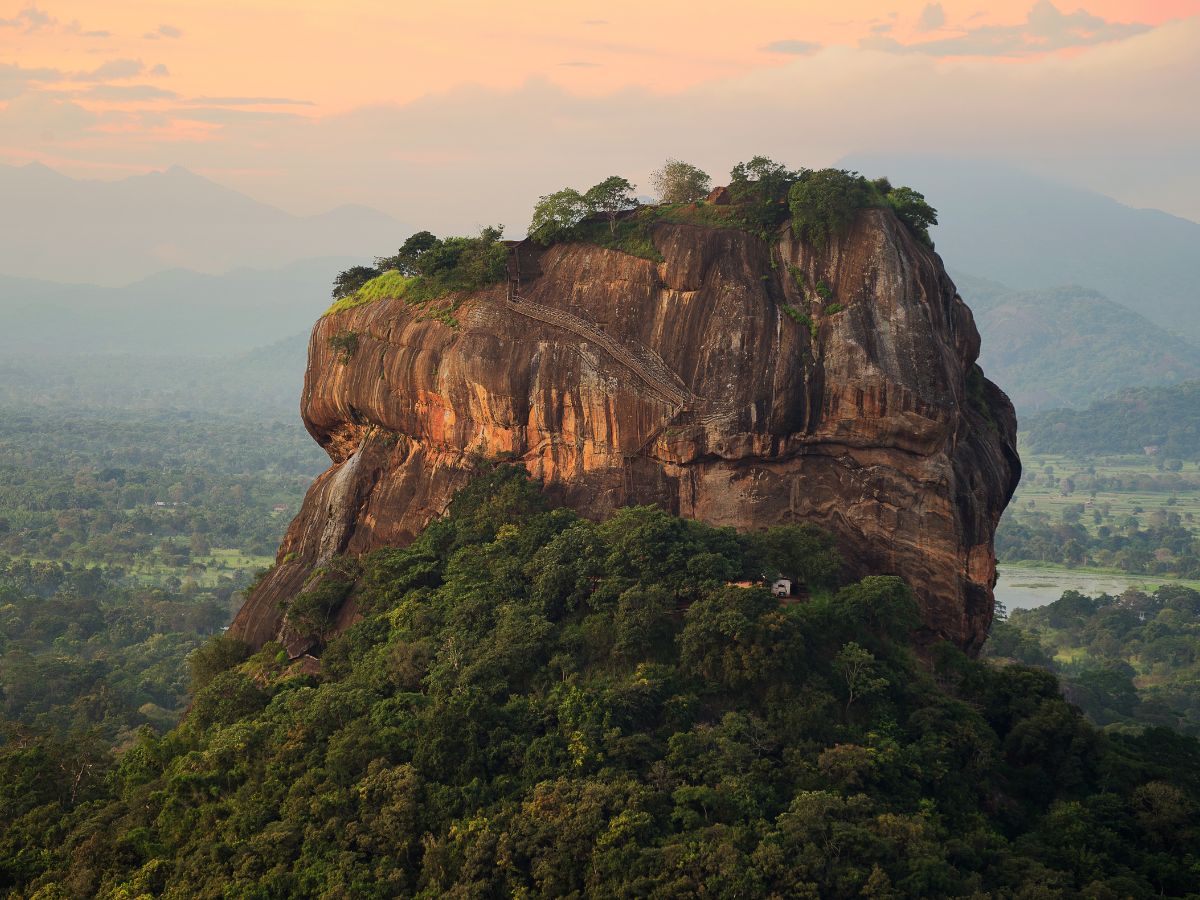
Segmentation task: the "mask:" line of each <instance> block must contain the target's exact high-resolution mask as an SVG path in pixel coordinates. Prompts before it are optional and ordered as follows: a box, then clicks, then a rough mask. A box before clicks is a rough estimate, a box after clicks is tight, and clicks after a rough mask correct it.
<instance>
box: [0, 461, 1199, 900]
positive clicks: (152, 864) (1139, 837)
mask: <svg viewBox="0 0 1200 900" xmlns="http://www.w3.org/2000/svg"><path fill="white" fill-rule="evenodd" d="M542 497H543V495H542V494H541V492H540V491H538V490H536V489H535V488H534V487H533V486H532V485H531V484H530V483H529V482H528V481H526V480H525V478H524V477H523V474H521V473H519V472H518V471H516V470H514V469H509V468H501V469H497V470H495V471H493V472H492V473H491V474H490V475H488V476H486V477H484V478H483V479H481V480H479V481H476V482H474V483H473V484H472V485H471V486H470V487H469V488H468V489H466V491H465V492H464V493H460V494H459V495H458V496H457V497H456V498H455V500H454V501H453V504H452V507H451V510H450V514H449V515H448V517H446V518H444V519H441V520H438V521H437V522H435V523H433V524H432V525H430V526H429V527H428V528H427V529H426V531H425V532H424V533H423V534H422V535H421V536H420V537H419V538H418V539H417V540H416V541H415V542H414V543H412V544H411V545H410V546H408V547H406V548H403V549H381V550H378V551H376V552H374V553H372V554H369V555H367V556H366V557H363V558H362V559H360V560H358V561H350V560H342V561H339V562H336V563H335V564H334V565H333V567H332V568H333V570H334V571H332V572H330V573H328V577H327V578H326V579H324V581H323V582H322V587H321V588H320V589H319V590H318V591H315V592H312V593H309V594H302V595H300V597H298V598H297V599H296V600H294V601H293V604H292V608H291V610H290V613H291V614H292V615H293V616H296V617H299V618H303V619H305V620H306V621H308V622H310V623H311V624H312V625H313V626H314V627H315V628H316V629H317V630H322V629H327V628H328V624H329V622H330V621H331V619H332V618H333V617H334V616H335V615H336V614H337V612H338V610H339V608H340V606H341V604H343V603H345V602H348V600H350V599H353V602H354V603H355V604H356V606H357V608H358V609H359V610H360V611H361V612H362V613H363V614H364V618H363V619H362V621H361V622H359V623H358V624H356V625H354V626H353V627H351V628H350V629H348V630H346V631H344V632H342V633H341V634H339V635H337V636H336V637H333V638H331V639H330V640H329V643H328V646H327V647H325V648H324V653H323V659H322V661H323V666H324V668H323V671H322V672H320V673H318V674H313V673H312V670H313V668H314V667H313V666H312V665H311V664H310V665H308V666H305V665H303V663H300V662H297V663H289V662H288V660H287V655H286V654H285V653H282V652H281V648H280V647H279V645H277V644H268V645H266V646H265V647H263V648H262V650H260V651H259V652H258V653H256V654H255V655H254V656H252V657H250V658H248V659H247V658H245V657H244V649H243V648H239V647H238V646H237V645H236V644H234V643H232V642H231V639H229V638H227V637H225V638H218V639H216V640H215V641H214V642H213V643H212V644H210V645H208V646H207V647H206V648H205V649H204V650H203V651H201V652H200V653H198V654H197V655H196V656H195V657H194V658H193V659H194V663H193V669H194V677H195V679H196V680H195V687H196V688H197V690H196V694H195V700H194V703H193V706H192V708H191V712H190V714H189V716H188V717H187V719H186V720H185V722H184V723H183V724H182V725H181V726H180V727H178V728H177V729H175V730H174V731H172V732H170V733H168V734H167V735H165V736H164V737H161V738H156V737H153V736H151V735H149V734H146V735H144V736H143V738H142V739H141V741H140V743H138V744H137V745H136V746H135V747H134V748H133V749H131V750H130V751H129V752H127V753H126V754H125V755H124V756H123V757H122V758H121V759H120V760H119V761H118V762H115V763H114V761H113V760H112V759H110V758H108V757H107V756H105V755H104V754H102V753H99V752H98V751H96V750H94V749H92V748H90V747H88V746H86V745H80V744H72V743H69V742H38V741H35V740H31V739H23V740H21V741H13V742H10V743H9V744H7V745H6V746H4V747H3V748H0V890H4V889H8V890H10V891H11V892H12V894H13V895H15V896H18V897H32V896H37V897H44V898H49V897H74V896H88V897H92V896H100V897H126V896H149V895H153V896H166V897H220V896H238V897H300V896H303V897H318V896H326V897H393V896H419V897H430V898H432V897H443V896H461V897H468V896H470V897H507V896H556V897H558V896H598V897H613V896H661V897H684V896H697V895H706V896H714V897H732V896H736V897H767V896H780V897H783V896H787V897H864V896H865V897H942V896H965V895H971V896H1027V897H1034V896H1037V897H1042V896H1045V897H1050V896H1054V897H1152V896H1182V895H1185V894H1188V892H1190V891H1193V890H1194V888H1195V885H1196V877H1195V876H1196V872H1197V866H1200V854H1198V850H1197V825H1198V819H1197V810H1198V809H1200V744H1197V742H1196V741H1195V740H1193V739H1191V738H1187V737H1183V736H1180V735H1178V734H1176V733H1174V732H1171V731H1168V730H1165V729H1148V730H1145V731H1142V730H1140V729H1137V728H1134V729H1131V730H1129V731H1128V732H1123V733H1114V734H1111V735H1109V734H1104V733H1101V732H1098V731H1097V730H1095V729H1094V728H1093V727H1092V726H1090V725H1089V724H1088V723H1087V722H1086V721H1085V720H1084V719H1083V718H1082V717H1081V715H1080V714H1079V712H1078V711H1077V710H1076V709H1074V708H1072V707H1071V706H1070V705H1069V704H1068V703H1067V702H1066V701H1064V700H1063V699H1062V697H1061V696H1060V695H1059V689H1058V684H1057V682H1056V681H1055V679H1054V676H1053V675H1051V674H1050V673H1048V672H1043V671H1038V670H1034V669H1029V668H1025V667H1022V666H1019V665H1010V666H993V665H986V664H983V663H978V662H973V661H971V660H969V659H967V658H966V657H965V656H963V655H962V654H961V653H959V652H958V651H956V650H954V649H953V648H951V647H949V646H945V645H943V646H937V647H933V648H927V653H926V656H925V657H924V658H922V659H918V657H917V656H916V655H915V654H914V652H913V650H912V649H911V647H910V646H909V644H908V642H907V635H908V634H909V631H910V628H912V626H913V625H914V624H915V623H916V621H917V616H916V607H915V603H914V599H913V597H912V594H911V592H910V591H909V589H908V588H907V587H906V586H905V585H904V584H903V583H902V582H900V581H899V580H898V579H895V578H890V577H872V578H868V579H865V580H863V581H861V582H858V583H855V584H844V583H841V582H840V581H839V579H838V572H839V566H838V562H837V559H836V557H835V555H834V554H833V552H832V548H831V546H830V543H829V540H828V538H826V537H823V536H822V535H821V534H820V533H819V532H817V531H815V530H814V529H812V528H811V527H791V526H787V527H777V528H775V529H772V530H770V531H768V532H765V533H763V534H760V535H758V536H745V535H742V536H739V535H738V534H737V533H735V532H734V531H732V530H730V529H718V528H713V527H709V526H705V525H702V524H699V523H696V522H690V521H686V520H682V519H677V518H673V517H671V516H669V515H667V514H665V513H663V512H660V511H657V510H654V509H651V508H647V507H642V508H631V509H626V510H624V511H622V512H620V513H618V514H617V515H616V516H615V517H613V518H612V519H610V520H609V521H607V522H604V523H594V522H590V521H586V520H583V519H580V518H579V517H578V516H577V515H576V514H574V513H572V512H570V511H568V510H564V509H555V510H549V509H546V508H545V506H544V501H543V499H542ZM768 567H779V568H785V569H786V570H788V571H790V572H792V573H794V574H795V575H796V576H797V577H798V578H799V579H800V580H802V581H803V582H804V584H805V585H806V587H807V588H808V590H809V592H810V595H811V596H810V597H809V599H807V600H806V601H805V602H801V603H796V604H790V605H782V606H781V605H780V602H779V601H778V600H777V599H776V598H774V597H772V596H771V595H770V593H769V592H768V591H767V590H765V589H763V588H754V587H751V588H744V587H739V586H736V585H735V584H731V583H730V582H734V581H737V580H738V579H740V578H744V577H746V576H748V575H754V574H755V573H758V572H761V571H763V570H764V569H766V568H768ZM326 633H328V632H326Z"/></svg>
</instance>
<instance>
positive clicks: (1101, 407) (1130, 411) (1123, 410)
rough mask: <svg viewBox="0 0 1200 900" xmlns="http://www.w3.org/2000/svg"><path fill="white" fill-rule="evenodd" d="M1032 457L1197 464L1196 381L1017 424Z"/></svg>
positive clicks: (1199, 405) (1199, 406)
mask: <svg viewBox="0 0 1200 900" xmlns="http://www.w3.org/2000/svg"><path fill="white" fill-rule="evenodd" d="M1021 428H1022V430H1023V431H1024V432H1025V437H1026V438H1027V439H1028V441H1029V445H1030V447H1031V448H1032V449H1033V450H1034V451H1035V452H1038V453H1066V454H1069V455H1071V456H1086V455H1089V454H1093V453H1141V452H1142V450H1143V449H1144V448H1145V447H1147V446H1150V445H1154V446H1157V447H1158V454H1159V456H1161V457H1163V458H1164V459H1166V458H1169V457H1173V458H1175V459H1200V381H1188V382H1184V383H1183V384H1175V385H1171V386H1169V387H1142V388H1131V389H1129V390H1126V391H1121V392H1120V393H1119V394H1115V395H1114V396H1112V397H1106V398H1105V399H1103V400H1099V401H1097V402H1096V403H1093V404H1091V405H1090V406H1088V407H1087V409H1052V410H1047V411H1045V412H1042V413H1038V414H1037V415H1035V416H1030V417H1029V419H1028V420H1026V421H1025V422H1022V423H1021Z"/></svg>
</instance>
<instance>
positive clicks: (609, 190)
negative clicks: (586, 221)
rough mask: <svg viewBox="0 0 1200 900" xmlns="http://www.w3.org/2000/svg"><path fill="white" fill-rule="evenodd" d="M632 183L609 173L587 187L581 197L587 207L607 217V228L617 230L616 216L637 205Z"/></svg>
mask: <svg viewBox="0 0 1200 900" xmlns="http://www.w3.org/2000/svg"><path fill="white" fill-rule="evenodd" d="M633 190H634V185H632V184H630V182H629V181H628V180H627V179H625V178H622V177H621V176H620V175H610V176H608V178H605V179H604V180H603V181H602V182H600V183H599V184H596V185H592V187H590V188H588V190H587V193H586V194H584V195H583V199H584V200H585V201H586V202H587V205H588V209H589V210H591V211H592V212H595V213H600V214H601V215H603V216H605V217H607V218H608V230H609V231H610V232H615V231H616V230H617V216H618V215H619V214H620V213H622V212H623V211H624V210H627V209H631V208H633V207H635V206H637V196H636V195H635V194H634V193H633Z"/></svg>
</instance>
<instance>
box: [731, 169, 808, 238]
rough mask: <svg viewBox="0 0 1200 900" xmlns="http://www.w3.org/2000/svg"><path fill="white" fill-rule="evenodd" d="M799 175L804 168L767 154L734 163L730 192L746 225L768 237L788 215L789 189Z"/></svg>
mask: <svg viewBox="0 0 1200 900" xmlns="http://www.w3.org/2000/svg"><path fill="white" fill-rule="evenodd" d="M802 175H803V171H799V172H795V171H792V170H791V169H788V168H787V167H786V166H784V165H783V164H782V163H777V162H775V161H774V160H773V159H770V158H768V157H766V156H755V157H753V158H751V160H750V161H749V162H741V163H738V164H737V165H736V166H734V167H733V169H732V170H731V171H730V173H729V193H730V196H731V197H732V199H733V202H734V203H735V204H737V205H738V206H739V208H740V210H741V213H742V217H743V220H744V223H745V226H746V227H747V228H748V229H749V230H750V231H753V232H755V233H757V234H759V235H761V236H762V237H763V238H764V239H765V238H767V236H768V235H769V234H770V233H771V232H773V231H774V230H775V229H777V228H778V227H779V226H780V225H781V224H782V223H783V221H784V220H785V219H786V218H787V197H788V190H789V188H790V187H791V185H792V184H793V183H794V182H795V181H796V180H797V179H798V178H800V177H801V176H802Z"/></svg>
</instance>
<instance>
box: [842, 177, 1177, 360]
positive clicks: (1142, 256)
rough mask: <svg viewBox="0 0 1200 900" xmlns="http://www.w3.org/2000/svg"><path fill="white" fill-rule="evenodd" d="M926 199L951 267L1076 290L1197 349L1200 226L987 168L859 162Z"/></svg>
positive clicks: (1018, 284)
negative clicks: (1189, 341) (1091, 293)
mask: <svg viewBox="0 0 1200 900" xmlns="http://www.w3.org/2000/svg"><path fill="white" fill-rule="evenodd" d="M840 165H845V166H848V167H850V168H854V169H858V170H859V171H861V172H863V173H865V174H869V175H872V176H877V175H888V176H889V177H890V178H891V179H892V181H893V182H897V183H902V184H907V185H910V186H911V187H913V188H915V189H917V190H919V191H921V192H923V193H924V194H925V196H926V198H927V199H928V200H929V202H930V203H932V204H933V205H934V206H935V207H936V208H937V210H938V213H939V216H938V218H939V224H938V226H937V227H936V228H934V229H932V235H933V238H934V240H935V241H936V243H937V249H938V252H939V253H941V254H942V258H943V259H944V260H945V261H946V264H947V265H948V266H951V267H953V268H955V269H957V270H960V271H965V272H971V273H974V274H975V275H979V276H982V277H984V278H990V279H993V280H995V281H999V282H1002V283H1004V284H1009V285H1012V286H1013V287H1015V288H1021V289H1040V288H1044V287H1047V286H1049V285H1058V284H1078V285H1083V286H1085V287H1089V288H1092V289H1094V290H1096V291H1099V292H1101V293H1102V294H1104V295H1105V296H1106V297H1108V298H1109V299H1110V300H1114V301H1116V302H1117V303H1120V304H1121V305H1123V306H1126V307H1128V308H1129V309H1132V310H1134V311H1135V312H1138V313H1140V314H1141V315H1143V316H1145V317H1146V318H1147V319H1149V320H1150V321H1152V322H1154V323H1156V324H1158V325H1160V326H1162V327H1163V328H1165V329H1167V330H1168V331H1171V332H1175V333H1178V334H1183V335H1186V336H1189V337H1191V338H1192V339H1200V224H1197V223H1196V222H1192V221H1189V220H1187V219H1181V218H1178V217H1176V216H1172V215H1168V214H1167V213H1164V212H1160V211H1159V210H1154V209H1133V208H1131V207H1128V206H1125V205H1123V204H1121V203H1118V202H1117V201H1116V200H1113V199H1111V198H1110V197H1105V196H1103V195H1101V194H1096V193H1092V192H1089V191H1085V190H1079V189H1076V188H1072V187H1067V186H1064V185H1062V184H1057V183H1054V182H1051V181H1047V180H1045V179H1042V178H1038V177H1035V176H1032V175H1028V174H1024V173H1021V172H1016V171H1013V170H1008V169H1004V168H1001V167H997V166H990V165H988V164H985V163H969V162H962V161H949V160H938V159H929V158H914V157H903V156H871V155H866V154H863V155H853V156H850V157H847V158H846V159H844V160H843V161H842V162H841V163H840Z"/></svg>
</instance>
